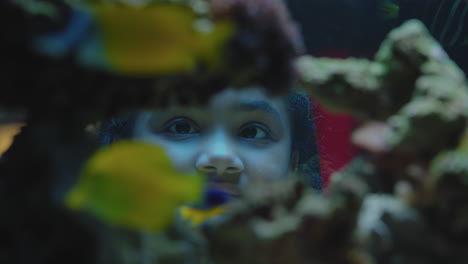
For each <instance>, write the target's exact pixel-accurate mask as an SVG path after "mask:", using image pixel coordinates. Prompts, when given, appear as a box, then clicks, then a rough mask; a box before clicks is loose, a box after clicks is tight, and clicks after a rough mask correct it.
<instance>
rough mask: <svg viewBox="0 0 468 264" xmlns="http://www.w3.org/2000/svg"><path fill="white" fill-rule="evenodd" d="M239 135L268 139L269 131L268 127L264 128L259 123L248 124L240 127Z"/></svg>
mask: <svg viewBox="0 0 468 264" xmlns="http://www.w3.org/2000/svg"><path fill="white" fill-rule="evenodd" d="M239 137H242V138H248V139H269V138H270V133H269V132H268V128H264V127H263V126H262V125H260V124H249V125H247V126H244V127H243V128H241V130H240V132H239Z"/></svg>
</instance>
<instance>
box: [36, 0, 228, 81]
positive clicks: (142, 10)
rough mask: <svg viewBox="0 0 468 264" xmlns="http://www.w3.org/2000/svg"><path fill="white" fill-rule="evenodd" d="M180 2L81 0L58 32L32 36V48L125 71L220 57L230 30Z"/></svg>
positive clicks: (173, 69) (178, 68)
mask: <svg viewBox="0 0 468 264" xmlns="http://www.w3.org/2000/svg"><path fill="white" fill-rule="evenodd" d="M233 25H234V24H233V23H231V22H230V21H228V20H224V21H213V20H211V19H210V17H209V16H208V15H204V16H203V15H200V14H197V13H196V12H195V11H194V10H193V9H192V7H190V6H189V5H188V4H184V3H182V2H177V3H176V2H165V1H160V2H147V3H145V4H142V5H137V6H134V5H130V4H128V3H123V2H118V1H83V2H77V4H75V6H71V16H70V18H69V21H68V25H66V26H65V27H64V28H63V29H62V30H60V31H59V32H53V33H50V34H47V35H41V36H38V37H37V39H36V41H35V43H34V46H35V47H34V48H35V49H36V50H37V51H38V52H39V53H42V54H45V55H48V56H52V57H58V58H62V57H74V58H76V60H77V61H78V62H79V63H80V64H82V65H84V66H87V67H91V68H97V69H101V70H107V71H110V72H115V73H118V74H122V75H128V76H144V77H146V76H154V75H160V74H171V73H181V72H187V71H192V70H194V69H195V68H196V66H197V65H199V64H203V65H205V66H208V67H216V66H217V65H219V64H220V63H221V59H222V56H221V55H222V54H223V47H224V44H225V42H226V41H227V40H228V39H229V37H230V36H231V35H232V34H233V32H234V26H233Z"/></svg>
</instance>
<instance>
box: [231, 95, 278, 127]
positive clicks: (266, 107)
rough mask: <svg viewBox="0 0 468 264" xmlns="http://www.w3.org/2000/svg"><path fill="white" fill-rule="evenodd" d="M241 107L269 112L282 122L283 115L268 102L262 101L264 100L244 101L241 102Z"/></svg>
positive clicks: (244, 109)
mask: <svg viewBox="0 0 468 264" xmlns="http://www.w3.org/2000/svg"><path fill="white" fill-rule="evenodd" d="M239 109H240V110H242V111H263V112H267V113H269V114H271V115H273V117H274V118H275V119H277V120H278V122H281V115H280V114H279V113H278V111H277V110H276V109H275V108H274V107H273V106H272V105H271V104H269V103H268V102H266V101H262V100H257V101H243V102H241V103H240V104H239Z"/></svg>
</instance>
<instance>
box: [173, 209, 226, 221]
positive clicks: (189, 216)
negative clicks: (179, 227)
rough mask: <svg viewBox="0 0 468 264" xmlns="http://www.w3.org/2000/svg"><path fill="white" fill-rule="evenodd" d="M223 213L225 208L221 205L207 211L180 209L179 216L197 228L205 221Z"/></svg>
mask: <svg viewBox="0 0 468 264" xmlns="http://www.w3.org/2000/svg"><path fill="white" fill-rule="evenodd" d="M224 212H225V208H224V206H222V205H218V206H215V207H212V208H208V209H197V208H192V207H189V206H181V207H180V216H181V217H182V219H184V220H187V221H189V223H190V224H192V225H193V226H198V225H200V224H202V223H203V222H205V221H206V220H208V219H210V218H213V217H215V216H218V215H221V214H222V213H224Z"/></svg>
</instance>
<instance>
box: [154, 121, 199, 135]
mask: <svg viewBox="0 0 468 264" xmlns="http://www.w3.org/2000/svg"><path fill="white" fill-rule="evenodd" d="M199 132H200V131H199V129H198V126H197V125H196V124H195V122H193V121H192V120H190V119H188V118H177V119H173V120H171V121H169V122H168V123H167V124H166V125H165V126H164V130H163V133H164V134H166V135H173V136H189V135H192V134H198V133H199Z"/></svg>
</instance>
